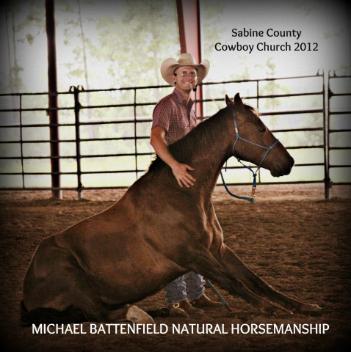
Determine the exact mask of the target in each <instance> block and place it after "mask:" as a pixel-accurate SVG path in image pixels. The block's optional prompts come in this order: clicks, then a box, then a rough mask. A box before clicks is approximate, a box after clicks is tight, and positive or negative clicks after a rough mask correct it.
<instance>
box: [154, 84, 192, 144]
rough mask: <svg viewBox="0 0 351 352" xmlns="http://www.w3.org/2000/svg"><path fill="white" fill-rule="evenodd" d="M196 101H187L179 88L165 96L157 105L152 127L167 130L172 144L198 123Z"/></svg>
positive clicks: (169, 142) (169, 141) (168, 139)
mask: <svg viewBox="0 0 351 352" xmlns="http://www.w3.org/2000/svg"><path fill="white" fill-rule="evenodd" d="M198 122H199V120H197V119H196V115H195V109H194V101H193V100H191V99H189V101H188V102H187V101H186V100H185V99H184V98H183V96H182V95H181V93H180V92H178V90H177V89H174V91H173V93H172V94H169V95H167V96H165V97H164V98H163V99H161V100H160V101H159V103H158V104H157V105H156V106H155V109H154V112H153V121H152V128H154V127H161V128H163V129H164V130H165V131H166V142H167V144H168V145H169V144H172V143H174V142H176V141H177V140H178V139H181V138H182V137H184V136H185V135H186V134H188V133H189V132H190V131H191V130H192V129H193V128H194V127H195V126H196V125H197V124H198Z"/></svg>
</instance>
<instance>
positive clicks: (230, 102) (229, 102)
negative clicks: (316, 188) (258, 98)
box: [225, 94, 233, 106]
mask: <svg viewBox="0 0 351 352" xmlns="http://www.w3.org/2000/svg"><path fill="white" fill-rule="evenodd" d="M225 103H226V104H227V106H230V105H233V101H232V100H231V99H230V98H229V97H228V95H227V94H226V95H225Z"/></svg>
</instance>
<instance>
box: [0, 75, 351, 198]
mask: <svg viewBox="0 0 351 352" xmlns="http://www.w3.org/2000/svg"><path fill="white" fill-rule="evenodd" d="M350 77H351V76H336V75H331V74H330V73H328V77H325V74H324V73H317V74H316V75H309V76H297V77H280V78H265V79H247V80H231V81H222V82H208V83H203V89H204V91H205V92H206V91H207V90H209V91H210V90H211V89H212V90H214V91H217V88H218V87H222V88H220V89H228V87H232V86H233V85H240V84H253V85H254V87H255V88H254V94H247V95H246V96H244V97H243V98H244V99H245V100H255V102H256V108H257V109H258V110H261V108H263V110H264V106H265V104H264V102H266V101H267V100H270V101H273V102H275V101H276V100H279V99H288V98H299V97H305V96H307V97H310V98H311V99H319V100H321V101H322V104H321V106H320V107H317V108H314V107H310V108H302V109H288V110H274V109H273V110H268V111H262V112H261V114H260V115H261V116H263V118H264V119H266V118H267V119H268V118H272V117H275V116H277V117H283V116H288V115H294V117H295V116H299V115H306V114H310V115H311V114H312V115H313V114H316V115H321V116H322V118H321V119H322V124H321V125H320V126H317V127H315V126H313V127H295V128H272V129H271V130H272V132H274V133H280V134H283V135H287V134H289V133H295V132H297V133H298V132H303V133H307V134H310V135H312V134H313V133H318V132H319V133H322V134H323V138H322V140H321V141H320V142H319V143H305V144H298V145H290V146H288V147H287V149H288V150H292V151H294V150H295V151H298V150H303V151H304V150H311V149H314V150H318V151H322V153H323V160H322V161H315V160H312V161H308V162H297V163H296V164H295V167H297V168H300V167H316V166H317V167H322V168H323V169H324V175H323V176H322V177H320V178H315V179H308V178H303V177H300V178H299V179H298V180H283V181H280V180H278V181H271V180H269V179H268V180H262V179H261V175H260V177H259V179H258V182H259V183H261V184H291V183H324V185H325V197H326V198H328V197H329V189H330V187H331V184H332V183H331V179H330V171H331V169H332V168H350V165H349V164H347V163H344V164H343V163H337V164H334V163H330V161H331V152H332V151H334V150H349V149H350V147H348V146H346V145H341V146H340V145H339V146H334V145H331V144H330V135H331V134H335V133H342V132H343V133H345V132H346V133H347V132H350V131H351V129H350V128H345V127H344V128H334V127H333V128H331V118H333V116H334V115H347V114H350V111H349V110H343V111H334V110H331V109H330V101H331V99H332V98H335V97H339V96H347V95H350V92H336V91H334V90H333V89H332V88H331V81H332V80H336V79H339V80H342V79H349V78H350ZM309 79H314V80H317V81H318V84H317V89H315V90H313V91H308V92H306V91H305V92H281V91H279V85H278V86H277V89H278V91H277V92H275V91H274V92H269V94H267V93H266V94H265V88H264V85H265V84H272V83H273V84H277V82H282V81H285V80H295V81H297V82H299V81H303V80H309ZM326 85H327V88H326ZM262 86H263V87H262ZM168 88H169V87H168V86H166V85H160V86H139V87H126V88H112V89H89V90H84V88H83V87H81V86H72V87H70V89H69V90H68V91H66V92H58V93H57V97H58V98H61V97H69V99H70V100H72V102H71V104H68V106H65V105H67V104H60V105H59V107H58V108H57V109H56V110H57V111H58V114H59V119H58V123H57V124H56V123H55V124H53V123H51V124H50V123H49V118H48V117H47V119H44V120H46V121H42V122H40V121H39V122H36V117H35V116H34V120H35V121H34V122H33V121H32V122H27V121H26V117H24V116H23V115H24V114H29V113H34V114H42V113H46V114H47V115H49V112H50V109H49V108H47V107H45V106H44V107H43V106H40V107H23V100H24V99H29V98H31V99H32V100H33V101H34V100H35V99H34V97H36V98H37V97H44V98H45V97H47V96H48V93H47V92H40V93H12V94H0V107H1V109H0V128H1V131H2V133H1V135H0V165H1V171H0V189H6V190H19V189H27V190H53V189H55V190H56V191H57V190H76V191H77V193H78V197H79V198H80V196H81V192H82V190H83V189H97V188H105V189H108V188H118V187H125V186H128V185H129V184H131V183H132V182H133V181H134V180H135V179H137V178H138V177H139V176H141V175H142V174H143V173H144V172H145V169H146V167H145V165H144V166H143V163H142V162H141V160H140V158H143V157H148V158H149V161H150V160H151V157H152V156H153V155H154V153H153V152H152V150H151V148H149V150H146V151H145V150H144V148H141V146H140V145H139V143H140V142H141V141H148V140H149V132H150V130H149V127H150V126H151V121H152V120H151V113H149V114H147V115H148V117H147V118H144V116H142V115H143V114H141V113H138V110H139V109H148V108H152V107H153V106H154V105H155V104H156V103H157V101H156V100H155V101H150V99H149V100H146V101H142V100H144V99H142V96H143V94H141V92H142V91H144V92H150V91H153V90H162V89H168ZM210 88H211V89H210ZM220 89H219V90H220ZM230 89H232V88H230ZM101 93H102V94H105V95H108V94H111V93H113V94H125V93H131V101H130V102H127V103H118V104H117V103H113V104H111V103H108V104H90V105H89V106H88V105H84V104H82V95H84V94H101ZM164 95H165V94H164ZM209 96H210V94H206V93H205V94H204V98H203V99H202V100H201V102H202V103H203V104H204V107H205V108H206V111H207V110H209V111H211V104H212V105H213V104H214V105H216V104H218V103H219V102H223V101H224V100H223V96H221V97H218V96H215V97H213V98H211V97H209ZM139 97H140V98H139ZM6 99H7V100H8V99H13V100H14V99H17V100H18V101H17V106H16V107H14V106H11V107H9V108H4V107H3V105H4V104H2V102H1V101H2V100H6ZM83 100H84V99H83ZM12 103H13V102H12ZM89 109H93V111H106V109H117V110H116V111H121V110H122V109H131V110H130V111H131V113H128V116H127V118H120V117H119V118H114V119H103V118H102V119H99V120H97V121H96V120H94V121H92V120H89V119H86V118H82V113H84V111H87V110H89ZM212 110H213V108H212ZM66 113H71V114H73V117H68V118H66V117H65V118H62V116H60V114H66ZM144 114H145V113H144ZM205 115H206V114H205ZM209 115H211V114H209ZM149 116H150V117H149ZM207 117H208V116H205V117H204V118H207ZM65 119H68V120H69V121H68V122H67V121H63V120H65ZM28 120H29V121H31V120H33V117H32V118H29V119H28ZM38 120H39V117H38ZM145 125H146V126H147V127H148V128H147V129H146V128H145V127H144V131H143V132H144V133H140V132H138V128H139V127H140V126H145ZM104 126H109V127H110V128H113V129H115V128H118V129H123V126H133V128H129V129H128V131H129V132H130V131H131V132H132V134H131V135H125V134H123V133H122V134H118V133H116V134H114V135H113V136H106V135H103V136H102V137H101V136H95V135H93V136H91V135H88V136H84V133H83V132H84V129H85V128H90V130H91V129H94V128H104ZM121 126H122V127H121ZM43 128H44V129H45V131H47V130H49V131H50V133H47V135H48V136H49V137H48V138H42V137H40V138H35V136H34V137H33V135H38V136H41V133H40V131H41V130H40V129H43ZM67 128H68V129H70V130H69V131H74V133H73V135H72V133H63V132H61V129H67ZM53 130H55V131H56V132H58V131H60V133H57V134H56V135H57V136H58V138H57V139H55V140H53V139H50V134H51V132H52V131H53ZM14 131H16V132H17V134H16V136H15V137H14V134H15V133H14ZM28 131H29V132H30V133H29V134H30V135H31V138H28V137H26V136H25V135H27V134H28V133H27V132H28ZM60 134H65V136H64V138H61V137H60ZM85 134H86V133H85ZM51 135H52V134H51ZM119 141H123V142H125V143H128V141H130V142H131V143H132V144H130V145H129V147H127V148H124V149H126V150H117V151H111V152H99V150H98V149H97V153H96V152H95V150H94V152H93V153H92V152H91V151H90V152H89V153H86V152H84V153H83V152H82V146H85V145H86V144H89V143H90V144H91V143H92V142H96V143H100V142H102V143H105V144H106V143H109V142H119ZM50 143H57V144H58V145H59V146H60V150H61V153H59V154H58V155H50V153H46V154H45V153H42V150H41V149H45V146H47V145H49V144H50ZM70 144H73V145H74V150H73V152H72V148H69V149H70V150H71V152H70V153H68V154H67V153H63V152H62V150H63V147H64V146H68V145H70ZM28 145H31V146H33V145H34V146H35V147H36V148H37V150H39V151H40V152H39V153H38V152H37V153H34V152H28V151H26V146H28ZM40 146H42V148H41V147H40ZM38 148H39V149H38ZM121 149H123V148H121ZM14 150H16V151H17V153H14V152H13V151H14ZM13 154H16V155H13ZM121 157H126V158H131V159H132V160H133V162H131V161H130V160H129V162H128V165H127V166H128V167H127V168H125V167H124V168H118V169H114V168H113V167H110V165H109V167H108V168H104V169H102V170H101V169H98V168H96V167H95V168H93V169H92V168H91V167H90V169H89V167H88V168H87V167H86V166H84V165H83V164H85V163H86V161H87V160H89V159H90V160H92V159H98V162H99V163H100V162H101V161H102V160H107V159H108V158H121ZM56 159H59V162H60V163H64V162H66V161H71V162H72V161H74V167H73V164H72V163H71V164H70V167H68V168H67V167H66V168H60V169H58V170H53V169H52V167H49V166H48V165H46V167H41V168H40V167H39V168H38V170H34V171H33V170H30V168H29V167H28V163H29V162H39V161H50V163H51V166H52V161H53V160H56ZM11 162H14V165H12V166H11ZM144 164H145V162H144ZM43 168H44V170H43ZM227 169H228V170H236V169H242V166H238V165H235V164H232V165H229V166H228V167H227ZM123 174H125V177H124V184H122V183H121V184H119V185H118V184H117V185H116V184H115V185H111V184H109V183H108V182H107V183H106V182H104V183H101V184H98V185H87V184H85V183H86V182H85V181H84V180H83V177H85V176H89V175H107V176H108V175H110V176H111V175H123ZM132 175H133V176H132ZM36 176H44V177H45V176H47V177H49V179H46V181H45V182H43V183H42V184H40V185H34V186H33V185H31V184H30V182H29V180H31V178H32V177H36ZM53 176H59V177H60V178H63V177H73V178H74V180H75V181H74V184H72V182H71V184H69V183H67V182H66V186H65V185H64V186H62V183H60V185H61V186H60V187H58V189H57V188H54V187H52V186H51V183H50V178H52V177H53ZM12 177H16V182H17V183H16V182H14V181H13V180H12ZM18 177H20V181H19V179H18ZM71 181H72V178H71ZM332 182H333V184H345V183H347V184H349V183H350V181H349V180H348V181H347V182H345V181H344V182H341V181H338V180H336V181H334V180H333V181H332ZM45 183H46V185H45ZM228 184H231V185H234V184H235V185H243V184H249V182H234V181H230V182H228Z"/></svg>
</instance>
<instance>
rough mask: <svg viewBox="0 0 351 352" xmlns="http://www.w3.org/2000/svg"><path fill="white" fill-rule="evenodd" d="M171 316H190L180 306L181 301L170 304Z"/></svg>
mask: <svg viewBox="0 0 351 352" xmlns="http://www.w3.org/2000/svg"><path fill="white" fill-rule="evenodd" d="M168 311H169V316H170V317H179V318H189V314H188V313H187V312H186V311H185V310H184V309H183V308H181V306H180V302H177V303H170V304H168Z"/></svg>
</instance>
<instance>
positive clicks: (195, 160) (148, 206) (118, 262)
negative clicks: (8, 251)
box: [21, 93, 321, 322]
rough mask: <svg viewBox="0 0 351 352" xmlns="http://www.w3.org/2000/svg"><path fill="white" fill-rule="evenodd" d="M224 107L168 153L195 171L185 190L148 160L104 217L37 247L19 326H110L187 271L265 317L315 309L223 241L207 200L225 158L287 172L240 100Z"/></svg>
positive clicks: (285, 161) (286, 158)
mask: <svg viewBox="0 0 351 352" xmlns="http://www.w3.org/2000/svg"><path fill="white" fill-rule="evenodd" d="M225 101H226V107H225V108H223V109H221V110H219V111H218V112H217V113H216V114H215V115H213V116H212V117H210V118H208V119H206V120H205V121H203V122H202V123H200V124H199V125H198V126H197V127H196V128H194V129H193V130H192V131H191V132H190V133H188V134H187V135H186V136H185V137H184V138H182V139H181V140H179V141H177V142H175V143H174V144H172V145H170V146H169V149H170V152H171V153H172V155H174V157H175V158H176V159H177V160H178V161H180V162H182V163H186V164H189V165H191V166H192V167H193V168H194V171H192V174H193V176H194V177H195V178H196V183H195V184H194V186H192V187H190V188H184V187H180V186H179V185H178V183H177V182H176V179H175V178H174V176H173V175H172V171H171V169H170V168H169V167H168V166H167V165H166V164H165V163H164V162H163V161H162V160H161V159H160V158H159V157H157V158H156V159H155V160H154V161H153V162H152V163H151V165H150V167H149V169H148V171H147V172H146V173H145V174H144V175H143V176H142V177H141V178H139V179H138V180H137V181H136V182H135V183H134V184H133V185H132V186H131V187H130V188H129V189H128V190H127V191H126V193H125V194H124V196H123V197H122V198H121V199H120V200H119V201H118V202H116V203H115V204H113V205H112V206H111V207H110V208H108V209H106V210H104V211H102V212H101V213H99V214H96V215H94V216H92V217H89V218H87V219H84V220H83V221H81V222H79V223H77V224H75V225H73V226H71V227H69V228H67V229H65V230H64V231H62V232H59V233H57V234H54V235H52V236H50V237H47V238H45V239H43V240H42V242H41V243H40V244H39V246H38V247H37V249H36V251H35V253H34V255H33V257H32V260H31V263H30V265H29V268H28V270H27V272H26V275H25V278H24V284H23V300H22V302H21V303H22V320H23V321H27V322H30V321H36V322H40V321H51V322H52V321H56V322H57V321H61V322H62V321H64V322H77V321H113V320H115V319H116V317H120V315H119V314H120V313H118V312H121V311H122V310H123V309H125V308H124V307H136V306H134V305H132V304H133V303H135V302H138V301H139V300H141V299H143V298H145V297H147V296H149V295H151V294H154V293H156V292H157V291H159V290H160V289H162V288H163V287H164V286H166V284H168V283H169V282H171V281H172V280H174V279H175V278H177V277H179V276H180V275H183V274H184V273H186V272H189V271H194V272H197V273H200V274H202V275H203V276H204V277H206V278H208V279H209V280H211V281H213V282H215V283H217V284H218V285H219V286H220V287H221V288H223V289H225V290H227V291H228V292H229V293H230V294H232V295H236V296H239V297H241V298H243V299H244V300H246V301H247V302H249V303H251V304H253V305H254V306H256V307H257V308H258V309H259V310H260V311H262V312H265V313H267V314H272V313H274V314H275V313H277V312H278V311H282V310H283V311H285V312H288V313H289V314H290V313H291V314H293V313H294V312H302V313H310V312H316V311H319V310H320V309H321V308H320V307H319V306H318V305H316V304H309V303H304V302H301V301H299V300H297V299H295V298H293V297H289V296H287V295H285V294H283V293H281V292H279V291H277V290H276V289H274V288H273V287H272V286H271V285H269V284H268V283H266V282H265V281H264V280H263V279H261V278H260V277H259V276H258V275H257V274H256V273H254V272H253V271H252V270H250V269H249V268H248V267H247V266H246V265H245V264H244V263H243V262H242V261H241V260H240V258H239V257H238V256H237V255H236V254H235V253H234V251H233V250H232V249H230V248H229V247H228V246H227V245H226V244H225V243H224V241H223V231H222V228H221V225H220V223H219V221H218V218H217V216H216V212H215V209H214V206H213V203H212V201H211V195H212V193H213V191H214V188H215V185H216V181H217V178H218V175H219V173H220V170H221V168H222V166H223V164H224V163H225V161H226V160H227V159H228V158H229V157H231V156H232V155H234V156H236V157H237V158H240V159H241V160H245V161H248V162H251V163H254V164H256V165H258V166H259V167H262V168H265V169H268V170H269V171H270V173H271V174H272V175H273V176H275V177H279V176H283V175H287V174H289V173H290V171H291V169H292V166H293V164H294V159H293V158H292V157H291V156H290V154H289V153H288V152H287V150H286V149H285V148H284V146H283V145H282V144H281V143H280V142H279V141H278V140H277V139H276V138H275V137H274V136H273V134H272V133H271V131H270V130H269V129H268V128H267V127H266V126H265V125H264V123H263V122H262V121H261V120H260V118H259V116H258V113H257V112H256V111H255V109H253V108H252V107H250V106H248V105H246V104H244V103H243V101H242V99H241V97H240V95H239V93H238V94H236V95H235V97H234V99H233V100H232V99H229V98H228V96H226V97H225ZM132 315H133V314H132ZM144 318H145V316H143V315H142V318H141V320H142V319H144ZM147 318H148V316H147V315H146V320H147ZM135 319H136V320H138V317H136V318H135Z"/></svg>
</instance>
